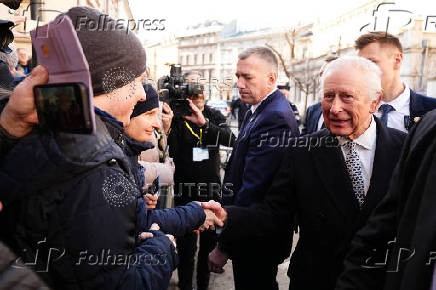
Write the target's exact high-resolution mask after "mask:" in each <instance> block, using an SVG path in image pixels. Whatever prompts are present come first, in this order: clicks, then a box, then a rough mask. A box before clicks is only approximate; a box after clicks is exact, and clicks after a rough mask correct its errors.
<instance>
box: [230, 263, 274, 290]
mask: <svg viewBox="0 0 436 290" xmlns="http://www.w3.org/2000/svg"><path fill="white" fill-rule="evenodd" d="M232 264H233V277H234V281H235V289H236V290H253V289H265V290H278V289H279V285H278V283H277V280H276V276H277V270H278V268H277V266H278V265H277V264H274V263H273V262H271V261H267V260H265V259H262V258H259V259H257V258H256V259H235V260H232Z"/></svg>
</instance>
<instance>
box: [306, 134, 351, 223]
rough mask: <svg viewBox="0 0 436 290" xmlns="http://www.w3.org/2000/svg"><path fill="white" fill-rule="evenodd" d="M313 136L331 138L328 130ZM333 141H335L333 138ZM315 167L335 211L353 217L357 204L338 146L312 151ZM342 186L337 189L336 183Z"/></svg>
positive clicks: (323, 147) (322, 147)
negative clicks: (334, 206)
mask: <svg viewBox="0 0 436 290" xmlns="http://www.w3.org/2000/svg"><path fill="white" fill-rule="evenodd" d="M315 136H317V137H319V138H321V137H323V136H332V137H333V138H334V137H335V136H334V135H333V134H331V133H330V131H329V130H328V129H323V130H321V131H319V133H317V134H315ZM334 140H337V139H336V138H334ZM312 154H313V158H314V163H315V167H316V169H317V171H318V173H319V176H320V178H321V180H322V182H323V184H324V186H325V188H326V190H327V193H328V196H329V197H330V199H331V200H332V201H333V202H334V204H335V205H336V207H337V209H338V210H339V211H340V212H341V213H342V214H343V215H344V216H345V217H350V216H354V215H356V214H357V213H358V212H359V204H358V202H357V200H356V198H355V196H354V192H353V186H352V183H351V180H350V177H349V176H348V172H347V169H346V167H345V160H344V156H343V154H342V151H341V148H340V147H339V144H338V143H337V142H336V144H335V146H321V147H319V148H318V150H313V151H312ZM340 180H342V181H343V184H342V185H341V186H340V188H338V184H340V183H339V182H338V181H340Z"/></svg>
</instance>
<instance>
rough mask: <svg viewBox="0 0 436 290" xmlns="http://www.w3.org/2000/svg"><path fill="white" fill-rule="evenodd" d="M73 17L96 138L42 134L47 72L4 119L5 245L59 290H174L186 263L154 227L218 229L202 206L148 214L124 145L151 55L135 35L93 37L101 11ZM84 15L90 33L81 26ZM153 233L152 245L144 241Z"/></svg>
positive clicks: (37, 75) (20, 93)
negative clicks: (37, 95)
mask: <svg viewBox="0 0 436 290" xmlns="http://www.w3.org/2000/svg"><path fill="white" fill-rule="evenodd" d="M66 14H67V15H68V16H69V17H70V18H71V19H72V21H73V24H74V26H75V27H76V32H77V35H78V38H79V40H80V42H81V44H82V48H83V52H84V54H85V56H86V59H87V61H88V64H89V68H90V72H91V80H92V87H93V91H94V98H93V102H94V105H95V113H96V118H95V125H96V132H95V134H90V135H81V134H67V133H62V132H52V131H47V130H42V129H41V128H39V127H38V126H35V125H36V124H37V123H38V119H37V114H36V109H35V106H34V96H33V87H34V86H35V85H40V84H44V83H46V82H47V80H48V72H47V70H46V69H45V68H43V67H41V66H39V67H37V68H35V69H34V70H33V71H32V74H31V76H29V77H28V78H26V79H25V80H24V81H23V82H22V83H20V84H19V85H18V86H17V88H16V89H15V90H14V92H13V93H12V95H11V97H10V99H9V102H8V103H7V105H6V107H5V108H4V110H3V111H2V112H1V115H0V135H1V137H2V141H1V142H0V147H1V148H0V152H2V154H3V156H1V158H0V201H1V202H2V204H3V207H4V210H3V211H2V215H1V216H0V239H1V240H2V241H3V242H4V243H5V244H7V245H8V246H9V247H11V249H12V250H13V251H14V252H15V253H17V254H18V255H19V256H20V258H19V259H18V262H19V263H21V264H22V265H23V266H28V267H31V268H32V269H33V270H34V271H35V272H36V273H37V274H38V275H39V276H40V277H41V278H42V279H43V281H44V282H45V283H46V284H47V285H48V286H49V287H51V288H53V289H166V288H167V287H168V282H169V279H170V277H171V274H172V271H173V270H174V269H175V267H176V266H177V263H178V261H177V255H176V253H175V248H174V245H173V243H172V241H171V240H170V239H169V237H168V236H167V235H165V234H164V233H163V232H162V231H158V230H157V227H156V226H155V227H154V228H151V225H152V224H153V223H157V224H159V225H160V228H161V230H163V231H168V232H170V231H175V229H178V228H179V227H180V226H181V224H186V221H187V219H189V222H190V223H191V224H190V225H191V227H194V228H198V227H200V226H203V228H205V227H206V228H207V227H209V226H210V223H208V222H207V221H206V225H205V224H204V221H205V218H206V215H205V213H204V211H203V210H201V207H200V205H199V204H197V203H193V204H191V205H187V207H186V208H184V209H179V210H177V211H176V210H174V211H172V212H169V211H147V210H146V209H142V207H141V203H140V201H141V200H142V196H141V193H140V192H139V190H138V185H137V183H136V181H135V175H134V172H132V167H131V161H130V160H129V157H128V156H127V155H126V153H125V152H124V151H123V148H122V146H120V145H123V143H124V142H126V141H125V140H126V137H125V132H124V126H127V125H128V124H129V122H130V118H129V117H130V115H131V113H132V110H133V108H134V106H135V105H136V103H137V102H138V101H144V100H145V99H146V96H145V93H144V90H143V88H142V85H141V82H142V74H143V72H144V71H145V51H144V49H143V48H142V45H141V43H140V41H139V40H138V39H137V38H136V36H135V35H134V34H132V33H130V34H126V33H125V30H121V29H110V30H107V31H104V32H102V31H101V30H100V31H99V30H93V29H87V28H86V25H87V24H86V23H89V22H90V21H91V20H92V21H94V22H96V23H97V22H98V20H99V19H100V16H101V15H102V14H101V13H100V12H99V11H97V10H95V9H91V8H89V7H74V8H72V9H70V10H69V11H68V12H67V13H66ZM83 17H85V18H86V19H87V21H88V22H86V23H85V24H84V25H85V28H84V27H83V26H84V25H81V26H80V27H79V26H78V25H77V22H78V21H81V19H82V18H83ZM106 19H107V18H106ZM82 20H83V19H82ZM109 20H110V19H109ZM112 21H113V20H112ZM79 28H80V29H79ZM127 52H129V53H127ZM132 52H134V53H132ZM188 211H189V214H188ZM181 213H185V216H186V217H187V218H185V219H183V218H182V216H181ZM170 226H171V227H172V228H170ZM165 227H167V229H165ZM150 228H151V229H152V230H151V234H152V237H151V235H148V237H150V238H147V239H145V240H144V239H143V233H142V232H143V231H148V230H149V229H150ZM180 228H182V227H180ZM182 229H184V230H191V229H189V228H187V227H185V228H182Z"/></svg>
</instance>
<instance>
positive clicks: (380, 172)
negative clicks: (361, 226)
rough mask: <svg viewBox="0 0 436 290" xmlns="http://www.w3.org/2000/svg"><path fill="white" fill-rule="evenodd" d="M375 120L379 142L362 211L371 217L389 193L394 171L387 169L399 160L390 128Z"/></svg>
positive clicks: (377, 142)
mask: <svg viewBox="0 0 436 290" xmlns="http://www.w3.org/2000/svg"><path fill="white" fill-rule="evenodd" d="M374 120H375V121H376V125H377V140H376V148H375V156H374V163H373V170H372V175H371V181H370V185H369V189H368V192H367V194H366V198H365V203H364V204H363V209H362V212H363V214H365V215H366V214H367V215H369V214H370V213H371V211H372V210H373V209H374V208H375V207H376V205H377V204H378V202H379V201H380V200H381V199H382V198H383V196H384V195H385V194H386V193H387V191H388V188H389V180H390V176H391V175H392V170H388V169H387V168H386V167H387V166H393V165H394V164H396V161H397V158H398V156H396V154H395V153H394V152H396V150H395V148H393V146H394V145H395V144H393V143H392V142H391V138H390V135H389V131H388V128H387V127H386V126H385V125H383V124H382V123H381V121H380V120H379V119H378V118H376V117H374Z"/></svg>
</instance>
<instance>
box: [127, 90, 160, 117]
mask: <svg viewBox="0 0 436 290" xmlns="http://www.w3.org/2000/svg"><path fill="white" fill-rule="evenodd" d="M144 90H145V94H146V98H145V101H144V102H138V103H136V106H135V108H134V109H133V113H132V115H130V118H135V117H136V116H139V115H141V114H144V113H145V112H147V111H151V110H153V109H154V108H159V96H158V94H157V92H156V90H155V89H153V87H152V86H151V85H150V84H146V85H144Z"/></svg>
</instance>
